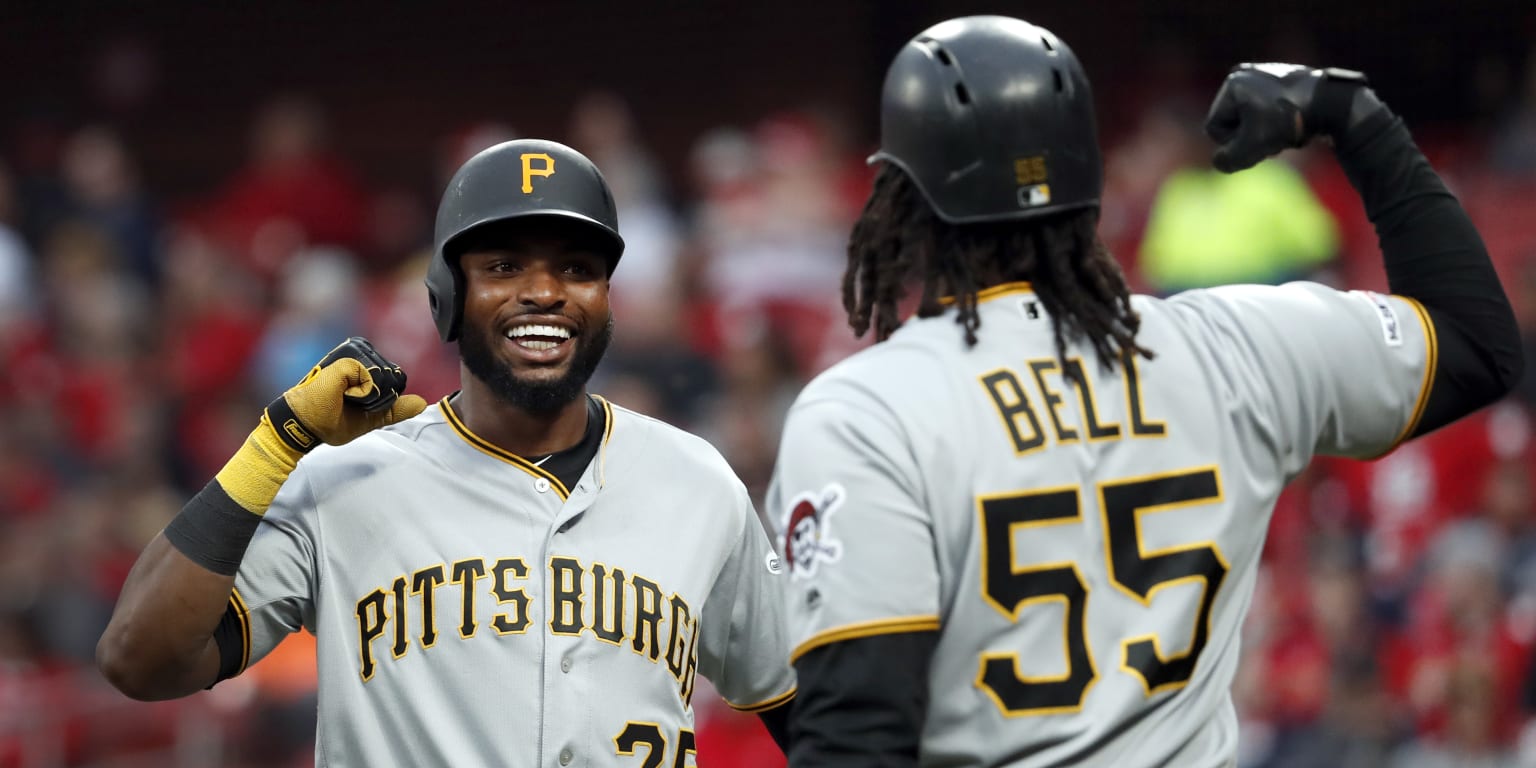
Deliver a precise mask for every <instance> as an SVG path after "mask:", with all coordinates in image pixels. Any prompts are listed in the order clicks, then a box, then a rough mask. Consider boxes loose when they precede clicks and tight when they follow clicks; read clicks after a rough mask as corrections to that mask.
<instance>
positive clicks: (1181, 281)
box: [1140, 105, 1338, 294]
mask: <svg viewBox="0 0 1536 768" xmlns="http://www.w3.org/2000/svg"><path fill="white" fill-rule="evenodd" d="M1149 119H1153V120H1165V121H1169V122H1171V123H1172V125H1171V126H1169V127H1167V128H1165V129H1163V130H1162V133H1163V134H1166V135H1167V136H1168V137H1169V138H1174V137H1178V139H1179V141H1178V144H1177V146H1178V147H1179V148H1180V149H1179V161H1180V162H1179V168H1178V169H1177V170H1175V171H1173V173H1172V174H1171V175H1169V176H1168V177H1167V179H1166V180H1165V181H1163V183H1162V185H1161V186H1160V187H1159V189H1158V192H1157V197H1156V199H1155V200H1154V201H1153V203H1152V208H1151V211H1150V213H1149V214H1148V217H1147V224H1146V232H1145V236H1144V239H1143V240H1142V243H1141V251H1140V268H1141V276H1142V277H1143V278H1144V279H1145V280H1146V281H1147V283H1148V284H1149V285H1150V286H1151V288H1152V289H1153V290H1155V291H1157V292H1159V293H1163V294H1169V293H1176V292H1178V291H1181V290H1184V289H1186V288H1200V287H1205V286H1211V285H1223V284H1228V283H1281V282H1284V281H1286V280H1292V279H1300V278H1303V277H1307V276H1308V275H1310V274H1311V273H1313V272H1315V271H1316V270H1317V269H1318V268H1320V267H1321V266H1323V265H1324V264H1326V263H1327V262H1328V261H1329V260H1330V259H1332V258H1334V256H1335V255H1336V252H1337V248H1338V230H1337V226H1336V225H1335V223H1334V221H1333V218H1332V217H1331V216H1330V215H1329V214H1328V212H1327V210H1325V209H1324V208H1323V207H1322V205H1321V204H1320V203H1319V202H1318V200H1317V198H1316V196H1315V195H1313V193H1312V191H1311V190H1310V189H1309V188H1308V186H1307V183H1306V181H1305V179H1303V178H1302V177H1301V175H1300V174H1299V173H1297V172H1296V171H1295V170H1294V169H1293V168H1292V167H1291V166H1289V165H1287V164H1286V162H1285V161H1284V160H1283V159H1273V160H1267V161H1265V162H1262V163H1260V164H1258V165H1256V166H1254V167H1253V168H1250V169H1248V170H1246V171H1243V172H1241V173H1234V174H1225V173H1221V172H1219V171H1216V170H1214V169H1213V168H1211V166H1210V149H1209V147H1210V144H1209V141H1208V140H1206V139H1205V137H1204V135H1203V134H1202V133H1201V128H1200V126H1201V117H1200V116H1199V114H1198V113H1196V112H1194V111H1193V110H1191V109H1188V108H1182V107H1180V106H1178V105H1165V106H1163V107H1160V108H1159V109H1158V110H1157V111H1156V112H1154V115H1153V116H1151V117H1149Z"/></svg>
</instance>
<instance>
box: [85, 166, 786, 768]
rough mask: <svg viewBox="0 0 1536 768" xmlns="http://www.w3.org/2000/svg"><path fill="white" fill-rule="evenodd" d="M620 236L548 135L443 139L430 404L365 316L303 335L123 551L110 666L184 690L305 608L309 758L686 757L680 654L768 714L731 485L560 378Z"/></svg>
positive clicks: (118, 678) (746, 506)
mask: <svg viewBox="0 0 1536 768" xmlns="http://www.w3.org/2000/svg"><path fill="white" fill-rule="evenodd" d="M623 247H624V244H623V240H621V239H620V237H619V234H618V220H617V216H616V214H615V211H614V204H613V198H612V195H611V194H610V193H609V190H608V187H607V184H606V183H605V182H604V180H603V178H602V176H601V174H599V172H598V170H597V168H596V167H594V166H593V165H592V164H591V162H589V161H588V160H587V158H585V157H583V156H582V155H580V154H578V153H577V152H575V151H573V150H571V149H570V148H568V147H565V146H563V145H560V144H556V143H554V142H548V141H539V140H519V141H513V142H508V143H504V144H500V145H497V146H495V147H492V148H490V149H488V150H486V151H484V152H482V153H480V154H479V155H476V156H475V157H473V158H471V159H470V160H469V161H468V162H466V163H465V164H464V166H463V167H462V168H460V169H459V171H458V173H457V174H456V175H455V176H454V178H453V180H452V182H451V184H450V185H449V188H448V190H447V192H446V193H445V194H444V196H443V200H442V204H441V206H440V207H439V209H438V216H437V233H436V254H435V256H434V258H433V260H432V263H431V266H430V268H429V273H428V276H427V286H428V289H429V293H430V295H431V300H432V314H433V317H434V319H435V321H436V323H437V327H438V330H439V331H440V333H441V335H442V337H443V339H444V340H445V341H452V340H454V339H458V341H459V352H460V356H461V357H462V359H463V374H462V384H463V388H462V389H461V390H460V391H459V392H457V393H455V394H453V395H450V396H449V397H447V398H444V399H443V401H442V402H440V403H438V404H437V405H436V406H435V407H431V408H428V407H426V403H425V402H423V401H422V400H421V398H419V397H416V396H414V395H399V396H398V397H397V394H398V393H399V392H400V391H401V390H403V389H404V385H405V376H404V374H403V373H401V372H400V371H399V369H398V368H395V367H393V366H391V365H390V364H389V363H388V362H387V361H385V360H383V359H382V358H381V357H379V356H378V354H377V353H376V352H374V351H373V350H372V348H371V346H369V344H368V343H367V342H366V341H365V340H362V339H352V340H349V341H348V342H347V343H345V344H343V345H342V346H340V347H338V348H337V349H336V350H335V351H333V352H332V353H331V354H330V355H328V356H327V357H326V359H325V360H323V361H321V363H320V364H319V365H317V366H316V367H315V369H314V371H313V372H312V373H311V374H310V375H309V376H307V377H306V378H305V379H304V381H302V382H300V383H299V384H298V385H296V386H295V387H293V388H292V389H290V390H288V391H287V392H286V393H285V394H284V395H283V396H281V397H279V398H278V399H276V400H274V401H273V402H272V404H271V405H269V406H268V407H267V409H266V412H265V414H264V415H263V417H262V419H261V423H260V425H259V426H257V428H256V430H255V431H254V432H252V433H251V436H250V438H249V439H248V440H247V441H246V443H245V446H244V447H242V448H241V449H240V451H239V452H238V453H236V454H235V456H234V457H233V458H232V459H231V460H230V461H229V463H228V464H227V465H226V466H225V467H224V469H223V470H222V471H220V472H219V474H218V476H217V477H216V478H215V479H214V480H213V481H212V482H211V483H209V484H208V486H207V487H206V488H204V489H203V491H201V492H200V493H199V494H198V495H197V496H196V497H194V498H193V499H192V500H191V501H190V502H189V503H188V504H187V506H186V507H185V508H184V509H183V510H182V512H181V514H180V515H179V516H178V517H177V518H176V519H175V520H174V521H173V522H172V523H171V524H170V525H169V526H167V528H166V530H165V531H164V533H163V535H161V536H159V537H157V538H156V539H155V540H154V541H153V542H151V543H150V545H149V546H148V548H147V549H146V550H145V551H144V553H143V554H142V555H141V556H140V558H139V561H138V563H137V564H136V565H135V566H134V569H133V572H132V573H131V574H130V575H129V577H128V581H127V584H126V585H125V586H124V588H123V592H122V596H121V597H120V598H119V600H118V604H117V609H116V611H115V612H114V614H113V617H112V621H111V623H110V625H109V626H108V628H107V631H106V633H105V635H104V636H103V637H102V639H101V641H100V644H99V646H98V650H97V655H98V660H99V664H100V666H101V669H102V671H103V672H104V673H105V674H106V676H107V678H108V679H110V680H111V681H112V682H113V684H115V685H116V686H117V687H118V688H120V689H121V690H122V691H124V692H125V693H127V694H129V695H130V696H133V697H134V698H139V699H165V698H172V697H177V696H185V695H187V694H190V693H192V692H194V691H198V690H201V689H203V688H205V687H208V686H211V685H213V684H215V683H216V682H218V681H220V680H223V679H225V678H229V677H232V676H234V675H238V674H239V673H240V672H241V671H242V670H244V669H245V668H246V667H248V666H249V665H250V664H253V663H256V662H257V661H258V660H259V659H261V658H262V656H263V655H264V654H266V653H267V652H269V651H270V650H272V648H273V647H274V646H276V645H277V644H278V642H279V641H280V640H282V639H283V637H284V636H286V635H287V634H288V633H290V632H295V631H298V630H299V629H300V628H304V629H307V630H309V631H310V632H313V633H314V634H315V636H316V638H317V646H318V657H319V658H318V665H319V675H320V680H319V728H318V738H317V743H316V753H315V761H316V763H317V764H318V765H324V766H369V767H377V766H391V765H398V766H455V767H457V766H493V765H494V766H530V767H531V766H549V767H552V768H558V767H561V766H599V765H601V766H609V765H615V766H625V765H633V766H635V768H655V766H663V765H665V766H683V765H689V764H692V763H691V761H692V760H693V759H694V758H693V757H692V755H693V753H694V752H695V751H696V747H695V742H694V735H693V732H692V731H691V730H690V729H691V727H692V724H693V711H692V709H691V707H690V699H691V697H692V695H693V692H694V687H695V680H696V676H698V675H703V676H704V677H706V678H708V679H709V680H710V681H711V682H713V684H714V686H715V688H716V690H717V691H718V692H719V693H720V694H721V695H722V696H723V697H724V699H725V700H726V701H727V702H728V703H729V704H731V705H732V706H734V707H737V708H739V709H743V710H751V711H761V712H763V713H764V719H765V721H767V722H768V725H769V730H770V731H771V732H774V734H775V736H776V737H778V738H781V739H782V736H783V725H784V720H783V716H784V715H785V714H787V706H785V702H786V701H788V700H789V699H790V698H791V697H792V695H793V693H794V690H795V688H794V673H793V670H792V669H791V668H790V666H789V664H788V661H787V659H788V655H789V649H788V645H787V636H786V631H785V626H786V625H785V622H784V621H783V620H782V617H781V614H782V611H783V605H784V601H783V598H782V595H781V592H782V587H783V579H784V577H783V575H782V573H780V568H779V567H778V560H777V558H776V556H775V554H774V552H773V547H772V545H771V543H770V541H769V539H768V535H767V532H766V531H764V530H763V527H762V525H761V524H760V523H759V522H758V518H757V515H756V514H755V512H754V510H753V507H752V504H751V502H750V500H749V499H748V496H747V491H746V489H745V488H744V487H743V486H742V484H741V482H740V481H739V480H737V479H736V476H735V474H734V473H733V472H732V471H731V469H730V467H729V466H727V464H726V463H725V461H724V460H723V459H722V458H721V457H720V455H719V454H718V453H716V452H715V451H714V450H713V449H712V448H711V447H710V446H709V445H708V444H707V443H705V442H704V441H703V440H701V439H699V438H696V437H693V436H691V435H689V434H686V433H684V432H682V431H679V430H677V429H674V428H672V427H669V426H667V425H664V424H661V423H660V422H657V421H654V420H651V419H648V418H645V417H643V416H640V415H638V414H635V413H632V412H630V411H627V410H625V409H623V408H620V407H618V406H615V405H613V404H611V403H609V402H607V401H605V400H603V399H601V398H598V397H595V396H591V395H588V394H587V393H586V391H585V389H586V382H587V379H588V377H589V376H590V375H591V373H592V370H593V368H594V367H596V365H597V363H598V361H599V360H600V359H601V357H602V355H603V351H604V349H605V348H606V346H607V344H608V340H609V337H610V334H611V331H612V326H613V319H612V315H611V314H610V312H609V305H608V278H609V276H610V275H611V274H612V273H613V270H614V267H615V265H616V263H617V262H618V260H619V256H620V254H621V252H622V250H623ZM321 443H326V444H327V445H320V444H321ZM311 449H313V450H312V451H311ZM301 459H302V460H301ZM780 743H781V744H782V743H783V742H782V740H781V741H780Z"/></svg>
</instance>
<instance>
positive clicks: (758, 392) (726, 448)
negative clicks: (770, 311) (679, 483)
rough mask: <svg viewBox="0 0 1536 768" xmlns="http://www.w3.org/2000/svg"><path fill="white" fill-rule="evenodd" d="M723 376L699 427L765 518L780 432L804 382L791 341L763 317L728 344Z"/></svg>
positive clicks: (723, 362) (700, 432) (721, 371)
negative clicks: (720, 385)
mask: <svg viewBox="0 0 1536 768" xmlns="http://www.w3.org/2000/svg"><path fill="white" fill-rule="evenodd" d="M720 376H721V383H722V387H721V389H720V391H719V393H718V394H716V395H715V396H714V397H713V398H711V399H710V400H709V402H708V403H707V404H706V406H705V410H704V411H703V413H702V417H701V419H700V421H699V423H698V424H697V425H695V426H696V427H697V428H698V429H699V430H700V431H699V433H698V434H699V435H700V436H701V437H703V438H704V439H706V440H708V441H709V442H710V443H712V444H713V445H714V446H715V448H716V449H718V450H719V451H720V453H721V455H723V456H725V459H726V461H729V462H730V464H731V467H732V468H734V469H735V470H736V474H737V475H738V476H740V477H741V481H742V482H743V483H745V484H746V486H747V491H748V492H749V493H750V494H751V495H752V501H753V503H754V504H756V505H757V509H758V511H759V513H762V512H763V497H764V496H765V495H766V493H767V490H768V481H769V479H770V478H771V477H772V475H773V463H774V461H775V459H776V452H777V449H778V445H779V430H780V429H781V428H782V427H783V425H784V415H785V414H786V413H788V412H789V406H790V405H791V404H792V403H793V402H794V398H795V395H796V393H798V392H799V391H800V387H801V386H802V384H803V379H801V378H800V376H799V374H798V373H797V370H796V365H795V360H794V356H793V354H792V352H791V350H790V347H789V343H788V340H787V339H786V338H785V337H783V336H779V335H776V334H774V333H772V332H771V330H770V326H769V325H768V324H767V322H766V319H765V318H761V317H760V318H758V322H757V323H756V324H755V325H754V326H753V327H752V329H751V330H749V331H747V332H744V333H742V334H741V335H740V336H739V337H736V338H734V339H733V340H731V341H730V342H729V343H728V344H727V346H726V348H725V350H724V356H723V357H722V358H721V359H720Z"/></svg>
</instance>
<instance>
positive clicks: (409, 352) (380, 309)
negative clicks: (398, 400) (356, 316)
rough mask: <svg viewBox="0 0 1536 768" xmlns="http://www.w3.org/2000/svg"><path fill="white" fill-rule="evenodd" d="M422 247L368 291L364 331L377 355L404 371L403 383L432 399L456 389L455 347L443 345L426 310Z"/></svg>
mask: <svg viewBox="0 0 1536 768" xmlns="http://www.w3.org/2000/svg"><path fill="white" fill-rule="evenodd" d="M429 257H430V251H426V250H421V251H417V252H416V253H414V254H413V255H412V256H411V258H410V259H409V260H407V261H405V262H402V263H401V264H400V265H399V266H397V267H395V269H394V270H393V271H391V272H389V273H388V274H385V275H383V276H381V278H380V279H379V280H377V281H375V282H374V284H373V285H372V286H370V288H369V289H368V299H367V309H366V314H365V316H364V325H363V327H364V330H365V333H364V335H366V336H367V337H368V338H369V339H371V340H372V341H373V343H374V344H375V345H377V347H378V349H379V351H380V354H383V355H384V356H385V357H387V358H389V359H390V360H392V361H394V362H395V363H396V364H398V365H399V366H400V367H401V368H402V369H404V370H405V372H406V375H407V377H408V384H407V387H408V388H409V389H410V391H412V392H415V393H416V394H418V395H421V396H422V397H425V398H426V399H427V402H429V403H433V402H436V401H438V400H441V399H442V398H444V397H446V396H448V395H449V394H452V393H453V392H455V391H456V390H458V388H459V357H458V352H457V349H458V348H457V345H449V344H444V343H443V340H442V339H441V338H440V337H439V336H438V335H437V325H436V324H434V323H433V322H432V315H431V313H430V312H429V311H428V309H427V306H428V299H427V286H426V283H425V282H424V279H425V276H426V274H427V259H428V258H429Z"/></svg>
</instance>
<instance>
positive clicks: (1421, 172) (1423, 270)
mask: <svg viewBox="0 0 1536 768" xmlns="http://www.w3.org/2000/svg"><path fill="white" fill-rule="evenodd" d="M1337 154H1338V158H1339V164H1340V165H1341V166H1342V167H1343V169H1344V172H1345V174H1346V175H1347V176H1348V177H1349V180H1350V183H1351V184H1353V185H1354V187H1355V190H1356V191H1357V192H1359V193H1360V199H1361V202H1362V203H1364V205H1365V211H1366V215H1367V216H1369V217H1370V220H1371V223H1372V224H1374V225H1375V227H1376V235H1377V239H1378V241H1379V243H1380V246H1381V252H1382V260H1383V262H1384V263H1385V266H1386V272H1387V282H1388V284H1389V285H1390V286H1391V289H1392V292H1393V293H1395V294H1398V295H1400V296H1407V297H1410V298H1413V299H1416V300H1418V301H1419V303H1421V304H1423V305H1424V308H1425V309H1426V311H1427V313H1428V314H1429V317H1430V320H1431V321H1432V322H1433V323H1434V326H1435V328H1434V330H1435V335H1436V336H1437V338H1438V341H1439V365H1438V366H1437V368H1436V370H1435V373H1434V378H1433V380H1432V383H1431V385H1430V394H1429V400H1428V402H1427V403H1426V404H1425V407H1424V415H1423V416H1422V417H1421V418H1420V420H1419V424H1418V427H1417V428H1416V429H1415V431H1414V436H1417V435H1421V434H1424V433H1426V432H1429V431H1431V430H1433V429H1436V428H1438V427H1442V426H1444V425H1446V424H1448V423H1450V422H1452V421H1454V420H1456V419H1459V418H1461V417H1462V416H1465V415H1467V414H1469V413H1471V412H1473V411H1475V410H1477V409H1478V408H1481V407H1483V406H1485V405H1487V404H1489V403H1491V402H1493V401H1495V400H1498V399H1499V398H1500V397H1503V396H1504V395H1505V394H1506V393H1508V392H1509V391H1510V389H1511V388H1513V387H1514V385H1515V383H1516V382H1518V381H1519V380H1520V376H1521V369H1522V366H1523V364H1524V360H1523V353H1522V349H1521V343H1520V329H1519V326H1518V324H1517V323H1516V320H1515V315H1514V312H1513V310H1512V309H1511V308H1510V305H1509V299H1508V297H1506V296H1505V294H1504V289H1503V287H1502V286H1501V285H1500V283H1499V278H1498V275H1497V273H1495V272H1494V269H1493V263H1492V262H1491V261H1490V260H1489V258H1488V251H1487V248H1486V247H1485V246H1484V245H1483V241H1482V237H1481V236H1479V235H1478V232H1477V229H1476V228H1475V227H1474V226H1473V224H1472V220H1471V218H1470V217H1468V216H1467V212H1466V211H1465V210H1463V209H1462V207H1461V204H1460V203H1459V202H1458V201H1457V200H1456V198H1455V196H1453V195H1452V194H1451V192H1450V191H1449V190H1448V189H1446V186H1445V184H1444V183H1443V182H1442V181H1441V180H1440V177H1439V176H1438V175H1437V174H1436V173H1435V171H1434V169H1433V168H1431V167H1430V165H1429V161H1428V160H1426V159H1425V157H1424V155H1423V153H1421V152H1420V151H1419V149H1418V147H1416V146H1415V145H1414V143H1413V138H1412V137H1411V136H1410V135H1409V133H1408V129H1407V128H1406V127H1404V125H1403V122H1402V120H1401V119H1399V118H1398V117H1397V116H1396V115H1394V114H1392V112H1391V111H1389V110H1387V109H1385V108H1382V109H1380V110H1378V111H1377V112H1375V113H1374V114H1372V115H1371V116H1370V117H1368V118H1366V119H1365V120H1364V121H1362V122H1361V124H1359V125H1358V126H1356V127H1354V128H1353V129H1351V130H1350V131H1349V133H1348V134H1347V135H1346V136H1345V137H1343V138H1342V139H1341V140H1339V141H1338V144H1337Z"/></svg>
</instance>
